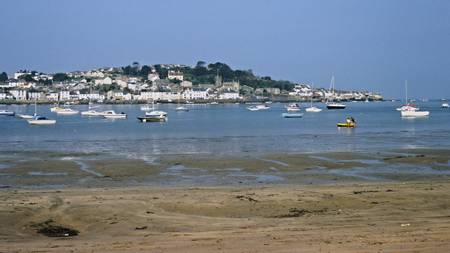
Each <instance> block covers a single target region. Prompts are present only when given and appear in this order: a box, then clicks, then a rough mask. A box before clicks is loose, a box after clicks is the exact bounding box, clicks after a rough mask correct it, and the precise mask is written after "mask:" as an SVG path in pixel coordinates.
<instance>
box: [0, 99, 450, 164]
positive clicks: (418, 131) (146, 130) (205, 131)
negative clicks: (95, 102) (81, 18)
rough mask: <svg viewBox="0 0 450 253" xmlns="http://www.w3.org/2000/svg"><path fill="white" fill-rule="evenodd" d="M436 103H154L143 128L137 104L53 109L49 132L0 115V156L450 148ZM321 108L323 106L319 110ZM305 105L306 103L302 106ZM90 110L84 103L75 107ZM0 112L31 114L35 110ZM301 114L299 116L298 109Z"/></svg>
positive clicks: (446, 117)
mask: <svg viewBox="0 0 450 253" xmlns="http://www.w3.org/2000/svg"><path fill="white" fill-rule="evenodd" d="M440 104H441V102H438V101H436V102H426V103H419V106H420V107H421V109H423V110H429V111H430V113H431V115H430V116H429V117H427V118H416V119H404V118H401V117H400V113H399V112H398V111H396V110H395V108H396V107H398V106H400V102H378V103H362V102H359V103H347V109H345V110H327V109H324V110H323V111H322V112H320V113H305V114H304V117H303V118H300V119H285V118H282V117H281V113H283V112H285V109H284V107H285V104H281V103H274V104H272V105H270V106H271V108H270V109H269V110H265V111H257V112H251V111H249V110H247V109H246V107H247V106H248V105H236V104H227V105H186V106H187V107H189V109H190V111H189V112H176V111H175V108H176V106H177V105H168V104H165V105H158V109H161V110H164V111H167V112H168V113H169V120H168V122H165V123H140V122H139V121H138V120H137V118H136V117H137V116H140V115H143V114H144V112H142V111H141V110H140V106H139V105H101V106H100V108H97V109H98V110H110V109H113V110H116V111H117V112H125V113H127V114H128V118H127V119H125V120H108V119H103V118H88V117H82V116H81V115H75V116H57V115H56V114H55V113H52V112H50V106H48V105H41V106H38V114H40V115H45V116H48V117H50V118H54V119H56V120H57V123H56V125H53V126H30V125H29V124H28V123H27V122H26V121H25V120H22V119H19V118H16V117H6V116H1V117H0V151H36V150H48V151H64V152H100V153H105V154H109V155H117V156H124V157H129V158H145V157H146V156H153V155H161V154H214V155H221V154H236V155H239V154H249V153H250V154H253V153H273V152H275V153H284V152H322V151H353V150H356V151H365V150H385V149H393V148H416V147H426V148H449V147H450V138H449V137H450V110H449V109H442V108H441V107H440ZM317 105H318V106H319V107H322V108H324V105H323V104H317ZM306 106H309V105H307V104H305V105H303V108H304V107H306ZM73 108H74V109H76V110H80V111H83V110H87V106H86V105H79V106H73ZM0 109H8V110H13V111H15V112H16V113H26V114H32V113H33V112H34V106H33V105H28V106H27V105H8V106H6V105H5V106H0ZM302 111H304V110H303V109H302ZM347 116H353V117H354V118H355V119H356V121H357V124H358V125H357V128H356V129H338V128H337V127H336V123H337V122H340V121H344V120H345V118H346V117H347Z"/></svg>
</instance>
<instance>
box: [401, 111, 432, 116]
mask: <svg viewBox="0 0 450 253" xmlns="http://www.w3.org/2000/svg"><path fill="white" fill-rule="evenodd" d="M401 115H402V117H406V118H415V117H427V116H429V115H430V112H428V111H401Z"/></svg>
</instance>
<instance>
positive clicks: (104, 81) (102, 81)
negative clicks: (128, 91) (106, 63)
mask: <svg viewBox="0 0 450 253" xmlns="http://www.w3.org/2000/svg"><path fill="white" fill-rule="evenodd" d="M108 84H109V85H111V84H112V79H111V77H105V78H104V79H96V80H95V85H108Z"/></svg>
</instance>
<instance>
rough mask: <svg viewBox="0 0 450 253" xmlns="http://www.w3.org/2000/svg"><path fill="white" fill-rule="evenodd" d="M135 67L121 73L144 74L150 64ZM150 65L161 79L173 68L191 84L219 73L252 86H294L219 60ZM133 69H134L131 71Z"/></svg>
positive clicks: (210, 79) (288, 88) (212, 79)
mask: <svg viewBox="0 0 450 253" xmlns="http://www.w3.org/2000/svg"><path fill="white" fill-rule="evenodd" d="M136 67H137V64H134V67H133V66H126V67H123V68H122V70H123V72H124V73H123V74H125V75H140V76H145V75H146V74H148V71H149V70H150V66H142V67H141V68H140V69H138V68H136ZM152 67H153V68H155V70H156V71H157V72H158V73H159V75H160V78H162V79H164V78H167V74H168V71H169V70H175V71H179V72H181V73H183V76H184V79H185V80H189V81H191V82H192V83H193V84H206V83H211V84H212V83H215V78H216V76H217V75H219V76H220V77H221V78H222V80H223V81H239V82H240V84H241V85H247V86H250V87H252V88H267V87H271V88H280V89H281V90H288V91H290V90H292V89H293V88H294V86H295V84H294V83H292V82H289V81H280V80H272V78H271V77H269V76H264V77H260V76H256V75H254V74H253V72H252V71H251V70H233V69H232V68H230V67H229V66H228V65H227V64H225V63H221V62H216V63H210V64H206V62H203V61H199V62H197V64H196V65H195V66H194V67H190V66H176V67H173V66H167V65H162V64H156V65H153V66H152ZM134 69H135V70H136V71H133V70H134ZM143 70H144V71H143Z"/></svg>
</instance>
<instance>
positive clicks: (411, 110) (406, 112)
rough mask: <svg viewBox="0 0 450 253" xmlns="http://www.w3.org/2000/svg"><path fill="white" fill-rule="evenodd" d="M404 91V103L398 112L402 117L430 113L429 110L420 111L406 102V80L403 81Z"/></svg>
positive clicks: (420, 115) (423, 115)
mask: <svg viewBox="0 0 450 253" xmlns="http://www.w3.org/2000/svg"><path fill="white" fill-rule="evenodd" d="M405 93H406V100H405V101H406V105H405V106H402V107H401V108H402V110H401V111H400V114H401V116H402V117H410V118H413V117H427V116H428V115H430V112H429V111H420V110H419V108H417V107H415V106H413V105H410V104H409V103H408V81H405Z"/></svg>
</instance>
